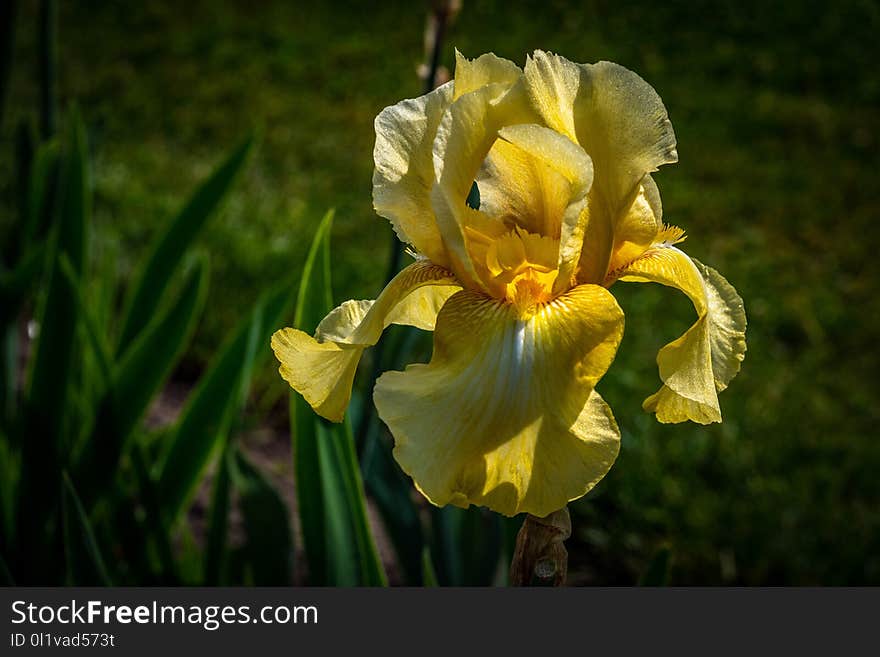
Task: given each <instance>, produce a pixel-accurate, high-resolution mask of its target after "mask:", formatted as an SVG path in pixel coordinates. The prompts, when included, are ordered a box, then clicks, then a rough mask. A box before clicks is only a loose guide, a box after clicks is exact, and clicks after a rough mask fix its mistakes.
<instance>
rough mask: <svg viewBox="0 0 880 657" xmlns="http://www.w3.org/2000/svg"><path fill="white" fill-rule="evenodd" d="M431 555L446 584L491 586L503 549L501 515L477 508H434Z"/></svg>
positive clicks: (441, 579) (438, 572) (443, 582)
mask: <svg viewBox="0 0 880 657" xmlns="http://www.w3.org/2000/svg"><path fill="white" fill-rule="evenodd" d="M431 518H432V528H433V540H432V546H431V554H432V555H433V556H434V559H435V561H434V564H435V565H436V567H437V575H438V579H439V581H440V583H441V584H443V585H444V586H489V585H490V584H492V583H493V581H494V579H495V575H496V573H497V571H498V565H499V561H500V558H501V552H502V527H501V518H500V517H499V516H497V515H496V514H494V513H491V512H489V511H487V510H486V509H481V508H477V507H470V508H468V509H459V508H456V507H451V506H447V507H443V508H439V509H432V514H431Z"/></svg>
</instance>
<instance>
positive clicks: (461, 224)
mask: <svg viewBox="0 0 880 657" xmlns="http://www.w3.org/2000/svg"><path fill="white" fill-rule="evenodd" d="M456 58H457V64H456V70H455V79H454V80H452V81H450V82H448V83H447V84H444V85H443V86H441V87H439V88H438V89H436V90H435V91H432V92H431V93H429V94H426V95H424V96H421V97H419V98H415V99H412V100H404V101H402V102H400V103H398V104H396V105H393V106H391V107H387V108H385V109H384V110H383V111H382V112H381V113H380V114H379V116H378V117H377V118H376V122H375V127H376V146H375V150H374V158H375V165H376V168H375V174H374V176H373V200H374V206H375V208H376V211H377V212H378V213H379V214H381V215H383V216H385V217H387V218H388V219H390V221H391V223H392V224H393V226H394V229H395V231H396V232H397V235H398V236H399V237H400V239H401V240H402V241H403V242H405V243H407V244H409V245H410V246H411V247H412V250H413V251H414V252H415V255H416V262H415V263H413V264H411V265H409V266H408V267H407V268H405V269H404V270H403V271H401V272H400V273H399V274H398V275H397V277H395V278H394V279H393V280H392V281H391V282H390V283H389V284H388V286H387V287H386V288H385V290H383V292H382V293H381V294H380V295H379V297H378V298H377V299H376V300H375V301H346V302H345V303H343V304H342V305H341V306H339V307H338V308H336V309H335V310H333V311H332V312H331V313H330V314H329V315H327V317H326V318H325V319H324V320H323V321H322V322H321V324H320V325H319V326H318V328H317V331H316V333H315V336H314V337H312V336H310V335H307V334H305V333H303V332H301V331H297V330H295V329H291V328H285V329H282V330H280V331H278V332H277V333H276V334H275V335H274V336H273V338H272V347H273V349H274V350H275V354H276V356H277V358H278V360H279V361H280V362H281V368H280V372H281V375H282V376H283V377H284V379H285V380H286V381H287V382H288V383H289V384H290V385H291V386H292V387H293V388H294V389H295V390H296V391H297V392H299V393H300V394H302V396H303V397H304V398H305V399H306V400H307V401H308V402H309V404H311V406H312V407H313V408H314V409H315V411H316V412H317V413H318V414H320V415H322V416H323V417H325V418H327V419H329V420H333V421H337V422H338V421H341V420H342V417H343V414H344V413H345V409H346V407H347V406H348V403H349V399H350V396H351V388H352V382H353V380H354V375H355V370H356V368H357V365H358V361H359V359H360V356H361V354H362V353H363V351H364V349H366V348H367V347H369V346H371V345H374V344H375V343H376V342H377V341H378V339H379V337H380V335H381V333H382V331H383V329H384V328H385V327H386V326H388V325H389V324H407V325H411V326H416V327H419V328H422V329H427V330H433V331H434V353H433V357H432V358H431V361H430V363H428V364H416V365H410V366H409V367H407V368H406V370H405V371H403V372H386V373H385V374H384V375H383V376H381V377H380V378H379V380H378V381H377V383H376V387H375V391H374V401H375V404H376V408H377V410H378V413H379V416H380V417H381V419H382V420H383V421H384V422H385V424H386V425H387V426H388V428H389V429H390V431H391V433H392V435H393V436H394V441H395V447H394V456H395V458H396V459H397V462H398V463H399V464H400V466H401V467H402V468H403V470H404V471H405V472H406V473H407V474H409V475H410V476H411V477H412V478H413V481H414V482H415V485H416V486H417V487H418V489H419V490H420V491H421V492H422V493H423V494H424V495H425V496H426V497H427V498H428V499H429V500H430V501H431V502H432V503H434V504H436V505H441V506H442V505H445V504H454V505H457V506H464V507H466V506H468V505H469V504H477V505H482V506H487V507H489V508H491V509H493V510H495V511H497V512H499V513H502V514H505V515H514V514H517V513H521V512H528V513H531V514H533V515H536V516H546V515H548V514H550V513H551V512H553V511H556V510H558V509H561V508H562V507H564V506H565V505H566V504H567V503H568V502H569V501H571V500H573V499H576V498H578V497H581V496H582V495H584V494H585V493H586V492H587V491H589V490H590V489H591V488H592V487H593V486H594V485H595V484H596V483H597V482H598V481H599V480H600V479H601V478H602V477H603V476H605V474H606V473H607V472H608V470H609V468H610V467H611V465H612V463H613V462H614V460H615V458H616V457H617V453H618V450H619V446H620V432H619V430H618V428H617V424H616V422H615V420H614V416H613V415H612V414H611V409H610V408H609V407H608V405H607V404H605V402H604V401H603V400H602V398H601V397H600V396H599V394H598V393H597V392H596V390H595V386H596V383H597V382H598V381H599V379H600V378H601V377H602V375H603V374H604V373H605V371H606V370H607V369H608V367H609V365H611V362H612V360H613V359H614V356H615V352H616V351H617V347H618V344H619V343H620V339H621V336H622V334H623V312H622V311H621V309H620V307H619V306H618V304H617V302H616V301H615V299H614V297H613V296H612V295H611V293H610V292H609V287H610V286H611V285H612V284H613V283H614V282H616V281H618V280H621V281H638V282H647V281H653V282H657V283H661V284H663V285H668V286H671V287H675V288H678V289H680V290H681V291H682V292H684V293H685V294H687V295H688V297H690V299H691V301H692V302H693V305H694V308H695V309H696V311H697V314H698V319H697V322H696V323H695V324H694V325H693V326H692V327H691V328H690V329H689V330H688V331H687V332H686V333H685V334H684V335H682V336H681V337H680V338H678V339H677V340H675V341H674V342H672V343H670V344H668V345H666V346H665V347H663V349H661V350H660V353H659V355H658V357H657V362H658V365H659V369H660V378H661V379H662V381H663V385H662V387H661V388H660V390H659V391H658V392H657V393H655V394H654V395H652V396H650V397H649V398H648V399H647V400H646V401H645V403H644V407H645V409H646V410H648V411H651V412H654V413H656V415H657V419H658V420H659V421H661V422H681V421H684V420H693V421H695V422H700V423H709V422H720V421H721V411H720V408H719V405H718V396H717V393H718V392H719V391H721V390H723V389H724V388H725V387H727V384H728V383H729V382H730V380H731V379H732V378H733V377H734V376H735V375H736V373H737V371H738V370H739V367H740V362H741V361H742V359H743V355H744V353H745V349H746V345H745V326H746V318H745V312H744V309H743V304H742V300H741V299H740V298H739V296H738V295H737V293H736V291H735V290H734V289H733V287H732V286H731V285H730V284H729V283H728V282H727V281H726V280H724V278H722V277H721V275H720V274H718V273H717V272H716V271H714V270H713V269H710V268H709V267H706V266H705V265H703V264H701V263H699V262H697V261H696V260H693V259H691V258H690V257H688V256H687V255H685V253H684V252H682V251H681V250H679V249H678V248H677V247H676V246H674V245H675V244H676V243H678V242H680V241H681V239H683V231H681V230H680V229H678V228H675V227H668V226H665V225H664V224H663V222H662V211H661V205H660V196H659V192H658V189H657V185H656V184H655V183H654V181H653V180H652V179H651V176H650V172H652V171H656V170H657V167H659V166H660V165H662V164H668V163H672V162H675V161H677V159H678V155H677V153H676V150H675V145H676V144H675V135H674V133H673V130H672V125H671V124H670V122H669V119H668V117H667V113H666V109H665V108H664V106H663V103H662V101H661V100H660V97H659V96H658V95H657V93H656V92H655V91H654V89H652V88H651V86H650V85H648V84H647V83H646V82H645V81H644V80H642V79H641V78H640V77H639V76H637V75H636V74H635V73H632V72H631V71H629V70H627V69H625V68H623V67H621V66H618V65H617V64H612V63H609V62H600V63H598V64H592V65H590V64H586V65H582V64H575V63H572V62H570V61H568V60H566V59H564V58H563V57H560V56H558V55H553V54H549V53H545V52H541V51H537V52H535V53H534V55H533V56H531V57H529V58H528V60H527V62H526V65H525V67H524V69H520V68H519V67H518V66H517V65H516V64H514V63H513V62H510V61H508V60H505V59H501V58H499V57H496V56H495V55H493V54H486V55H482V56H481V57H479V58H477V59H475V60H467V59H465V58H464V57H462V56H461V54H460V53H456ZM475 184H476V186H477V189H478V191H479V197H480V202H479V209H475V208H474V207H471V206H472V205H474V206H475V205H477V204H476V203H474V202H472V203H471V204H470V205H469V204H468V202H467V199H468V198H469V195H470V194H471V190H472V187H473V186H474V185H475Z"/></svg>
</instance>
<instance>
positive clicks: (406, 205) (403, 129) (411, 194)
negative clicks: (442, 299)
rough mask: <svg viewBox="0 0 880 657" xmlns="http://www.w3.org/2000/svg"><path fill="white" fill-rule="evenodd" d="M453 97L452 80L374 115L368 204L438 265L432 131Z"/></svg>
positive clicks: (441, 255) (441, 252)
mask: <svg viewBox="0 0 880 657" xmlns="http://www.w3.org/2000/svg"><path fill="white" fill-rule="evenodd" d="M451 102H452V82H449V83H447V84H444V85H443V86H442V87H439V88H438V89H436V90H434V91H432V92H431V93H429V94H426V95H424V96H420V97H419V98H414V99H410V100H404V101H401V102H399V103H397V104H396V105H392V106H391V107H386V108H385V109H384V110H382V112H380V113H379V116H377V117H376V121H375V127H376V145H375V148H374V150H373V159H374V160H375V164H376V168H375V171H374V173H373V206H374V207H375V209H376V212H378V213H379V214H380V215H382V216H383V217H386V218H387V219H389V220H390V221H391V224H392V226H393V227H394V230H395V232H396V233H397V236H398V237H399V238H400V239H401V241H403V242H406V243H408V244H412V245H413V247H415V249H416V250H417V251H418V252H419V253H421V254H423V255H425V256H427V257H428V258H429V259H430V260H431V261H433V262H435V263H436V264H438V265H445V264H447V256H446V250H445V248H444V247H443V242H442V240H441V239H440V231H439V230H438V229H437V224H436V222H435V220H434V212H433V210H432V209H431V196H430V195H431V187H432V186H433V184H434V164H433V160H432V155H431V149H432V144H433V142H434V136H435V135H436V133H437V126H438V125H439V124H440V119H441V117H442V116H443V112H444V111H445V110H446V108H447V107H448V106H449V104H450V103H451Z"/></svg>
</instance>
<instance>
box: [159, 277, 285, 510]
mask: <svg viewBox="0 0 880 657" xmlns="http://www.w3.org/2000/svg"><path fill="white" fill-rule="evenodd" d="M292 290H293V286H292V285H291V282H290V281H283V282H282V283H281V284H279V285H278V286H276V287H275V288H274V289H271V290H269V291H268V292H267V293H265V294H264V295H263V296H262V297H260V299H259V300H258V301H257V303H256V304H255V305H254V307H253V309H252V310H251V312H250V313H249V314H248V315H247V316H245V317H244V318H243V319H242V321H241V322H240V323H239V325H238V327H237V328H236V330H235V331H234V332H233V334H232V336H231V337H230V339H229V340H228V341H227V343H226V345H225V346H224V347H223V349H222V350H221V351H220V352H219V353H218V354H217V356H216V357H215V358H214V360H213V362H212V364H211V366H210V367H209V368H208V369H207V371H206V372H205V374H204V375H203V376H202V378H201V379H200V380H199V384H198V386H197V387H196V389H195V390H194V391H193V393H192V394H191V395H190V398H189V400H188V401H187V404H186V407H185V408H184V410H183V412H182V414H181V417H180V420H179V421H178V423H177V426H176V428H175V429H174V431H173V432H172V433H171V435H170V436H169V440H168V447H167V450H166V452H165V455H164V458H163V459H162V462H161V463H160V465H159V468H158V471H159V476H158V480H159V494H160V496H161V497H160V499H161V505H162V508H163V511H164V512H165V514H166V517H167V518H168V519H169V521H171V522H173V521H174V520H175V519H176V518H177V516H178V515H179V514H180V512H181V511H182V510H183V509H184V507H185V506H186V504H187V502H188V501H189V498H190V497H191V495H192V493H193V492H194V490H195V488H196V486H197V485H198V483H199V481H200V479H201V476H202V474H203V473H204V471H205V469H206V468H207V466H208V464H209V463H210V461H211V458H212V456H213V455H214V454H215V453H216V452H217V451H218V449H219V448H220V446H221V445H222V444H223V442H224V440H225V437H226V435H227V433H228V431H229V427H230V424H231V422H232V420H233V418H234V417H235V416H236V414H237V413H238V411H239V410H240V408H241V406H242V404H243V403H244V400H245V399H246V397H247V391H248V387H249V383H250V377H251V372H252V371H253V369H254V367H255V366H256V365H257V364H258V363H259V362H260V361H261V360H262V359H263V358H265V357H267V356H268V354H269V348H268V343H269V337H270V335H271V333H272V331H273V330H274V329H273V327H275V326H276V325H277V324H278V322H279V321H281V316H282V314H283V313H284V312H285V310H286V309H288V308H289V307H290V305H291V302H292V299H293V292H292Z"/></svg>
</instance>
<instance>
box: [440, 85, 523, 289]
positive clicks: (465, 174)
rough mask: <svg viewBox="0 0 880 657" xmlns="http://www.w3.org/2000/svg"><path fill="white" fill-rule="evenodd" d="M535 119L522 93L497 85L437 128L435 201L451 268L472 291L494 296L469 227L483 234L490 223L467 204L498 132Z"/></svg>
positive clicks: (462, 103)
mask: <svg viewBox="0 0 880 657" xmlns="http://www.w3.org/2000/svg"><path fill="white" fill-rule="evenodd" d="M530 118H534V115H533V114H532V113H531V112H530V110H529V109H528V106H527V104H526V102H525V96H524V95H523V93H522V88H521V87H520V86H519V85H514V86H513V87H510V86H509V85H506V84H498V83H496V84H490V85H487V86H485V87H481V88H479V89H477V90H476V91H473V92H471V93H468V94H465V95H464V96H462V97H461V98H459V99H458V100H456V101H455V102H454V103H453V104H452V105H451V106H450V107H449V109H448V110H447V111H446V113H445V114H444V115H443V119H442V121H441V122H440V126H439V127H438V128H437V136H436V138H435V139H434V176H435V185H434V188H433V189H432V190H431V202H432V206H433V208H434V214H435V216H436V217H437V226H438V228H439V229H440V235H441V236H442V237H443V242H444V244H445V245H446V250H447V253H448V254H449V259H450V264H449V266H450V268H451V269H452V271H453V272H455V274H456V276H457V277H458V279H459V281H460V282H461V283H462V284H463V285H464V286H466V287H469V288H471V289H475V290H481V291H484V292H487V293H490V292H491V287H490V285H489V284H488V283H487V277H486V275H485V271H481V270H479V268H478V265H475V263H474V262H473V259H472V257H471V252H470V251H471V249H470V241H471V238H470V237H469V235H468V232H467V228H468V227H469V226H472V225H474V226H476V227H477V228H479V229H482V228H483V225H485V224H489V223H491V219H490V217H488V216H487V215H485V213H481V212H479V211H477V210H473V209H472V208H470V207H468V205H467V203H466V200H467V198H468V195H469V193H470V190H471V187H472V186H473V184H474V180H475V179H476V176H477V172H478V171H479V169H480V166H481V164H482V163H483V160H484V159H485V158H486V155H487V154H488V153H489V149H490V148H491V146H492V144H493V143H494V142H495V140H496V139H497V137H498V131H499V130H500V129H501V128H502V127H504V126H506V125H512V124H515V123H529V120H528V119H530ZM498 226H499V227H500V229H501V233H503V232H504V226H503V225H502V224H500V222H498ZM480 232H482V230H480ZM499 234H500V233H499Z"/></svg>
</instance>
